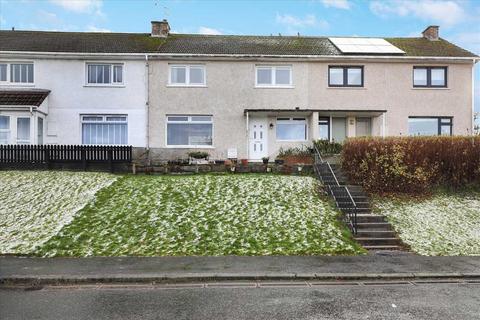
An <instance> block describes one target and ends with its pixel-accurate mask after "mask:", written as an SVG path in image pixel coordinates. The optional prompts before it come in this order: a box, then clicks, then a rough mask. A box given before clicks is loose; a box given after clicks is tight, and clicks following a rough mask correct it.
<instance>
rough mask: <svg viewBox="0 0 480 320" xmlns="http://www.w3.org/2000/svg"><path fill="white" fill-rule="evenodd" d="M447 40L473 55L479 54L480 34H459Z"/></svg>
mask: <svg viewBox="0 0 480 320" xmlns="http://www.w3.org/2000/svg"><path fill="white" fill-rule="evenodd" d="M449 40H450V41H451V42H453V43H455V44H458V45H459V46H461V47H463V48H465V49H467V50H470V51H472V52H473V53H476V54H480V32H461V33H458V34H457V35H455V36H454V37H451V38H449ZM479 94H480V93H479Z"/></svg>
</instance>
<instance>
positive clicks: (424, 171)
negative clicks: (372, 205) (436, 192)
mask: <svg viewBox="0 0 480 320" xmlns="http://www.w3.org/2000/svg"><path fill="white" fill-rule="evenodd" d="M342 168H343V170H344V171H345V173H346V174H347V176H348V177H349V178H350V180H351V181H352V182H353V183H357V184H361V185H363V186H364V187H365V188H366V189H367V190H369V191H371V192H377V193H384V192H404V193H418V192H420V193H425V192H427V191H428V190H429V189H431V188H435V187H447V188H448V187H451V188H458V187H463V186H467V185H469V184H475V183H477V184H478V183H480V137H392V138H355V139H349V140H347V141H346V142H345V143H344V145H343V151H342Z"/></svg>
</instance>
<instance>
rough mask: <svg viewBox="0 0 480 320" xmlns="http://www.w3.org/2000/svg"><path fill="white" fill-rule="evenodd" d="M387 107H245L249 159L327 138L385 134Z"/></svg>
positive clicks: (332, 139)
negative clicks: (317, 108) (371, 108)
mask: <svg viewBox="0 0 480 320" xmlns="http://www.w3.org/2000/svg"><path fill="white" fill-rule="evenodd" d="M385 113H386V110H325V109H324V110H314V109H286V110H278V109H245V110H244V114H245V121H246V126H245V127H246V128H247V137H248V139H247V140H248V142H247V143H248V146H247V152H248V159H249V160H250V161H261V160H262V158H265V157H269V158H273V157H275V156H276V155H277V154H278V151H279V150H280V148H290V147H298V146H302V145H311V142H312V141H315V140H318V139H325V140H329V141H331V142H333V141H335V142H340V143H341V142H343V141H344V140H345V139H347V138H352V137H359V136H385V135H386V123H385Z"/></svg>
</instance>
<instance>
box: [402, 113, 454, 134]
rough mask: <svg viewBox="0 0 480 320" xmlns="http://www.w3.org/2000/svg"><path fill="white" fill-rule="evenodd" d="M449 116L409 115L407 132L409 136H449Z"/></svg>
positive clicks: (450, 132) (450, 126) (450, 119)
mask: <svg viewBox="0 0 480 320" xmlns="http://www.w3.org/2000/svg"><path fill="white" fill-rule="evenodd" d="M452 126H453V124H452V118H450V117H409V118H408V134H409V135H411V136H451V135H452Z"/></svg>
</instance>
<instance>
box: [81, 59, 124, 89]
mask: <svg viewBox="0 0 480 320" xmlns="http://www.w3.org/2000/svg"><path fill="white" fill-rule="evenodd" d="M105 65H108V66H110V82H109V83H93V82H92V83H91V82H89V73H88V71H89V66H105ZM115 67H122V82H114V81H113V80H114V73H115V72H114V69H115ZM125 69H126V68H125V63H124V62H103V61H87V62H85V86H86V87H124V86H125Z"/></svg>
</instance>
